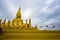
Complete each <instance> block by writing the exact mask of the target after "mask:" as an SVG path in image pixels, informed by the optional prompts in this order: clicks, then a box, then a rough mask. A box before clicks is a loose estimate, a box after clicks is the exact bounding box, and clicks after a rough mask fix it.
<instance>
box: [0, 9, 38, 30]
mask: <svg viewBox="0 0 60 40" xmlns="http://www.w3.org/2000/svg"><path fill="white" fill-rule="evenodd" d="M27 22H28V20H27V19H26V23H24V22H23V20H22V18H21V10H20V8H19V9H18V11H17V13H16V17H15V18H14V19H13V20H12V21H10V19H9V20H8V22H6V19H5V20H4V21H3V22H2V19H0V27H1V28H3V29H4V30H9V29H10V30H38V29H37V26H36V27H33V26H32V23H31V18H30V19H29V22H28V23H27Z"/></svg>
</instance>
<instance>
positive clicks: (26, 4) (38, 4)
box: [0, 0, 60, 29]
mask: <svg viewBox="0 0 60 40" xmlns="http://www.w3.org/2000/svg"><path fill="white" fill-rule="evenodd" d="M19 7H20V8H21V15H22V19H23V20H24V22H25V19H29V18H31V19H32V25H36V24H37V25H40V26H41V25H43V26H44V25H50V26H51V25H57V27H56V28H55V29H60V28H59V27H58V25H60V0H0V18H2V19H7V20H8V19H11V20H12V19H13V18H15V16H16V12H17V10H18V8H19ZM42 29H46V27H43V28H42ZM47 29H52V28H51V27H49V28H47Z"/></svg>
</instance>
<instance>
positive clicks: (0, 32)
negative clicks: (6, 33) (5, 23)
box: [0, 27, 3, 35]
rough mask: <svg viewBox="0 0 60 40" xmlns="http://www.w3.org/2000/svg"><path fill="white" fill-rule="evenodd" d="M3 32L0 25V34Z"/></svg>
mask: <svg viewBox="0 0 60 40" xmlns="http://www.w3.org/2000/svg"><path fill="white" fill-rule="evenodd" d="M1 34H3V31H2V28H1V27H0V35H1Z"/></svg>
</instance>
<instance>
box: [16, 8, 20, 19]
mask: <svg viewBox="0 0 60 40" xmlns="http://www.w3.org/2000/svg"><path fill="white" fill-rule="evenodd" d="M16 18H21V11H20V8H19V9H18V11H17V14H16Z"/></svg>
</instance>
